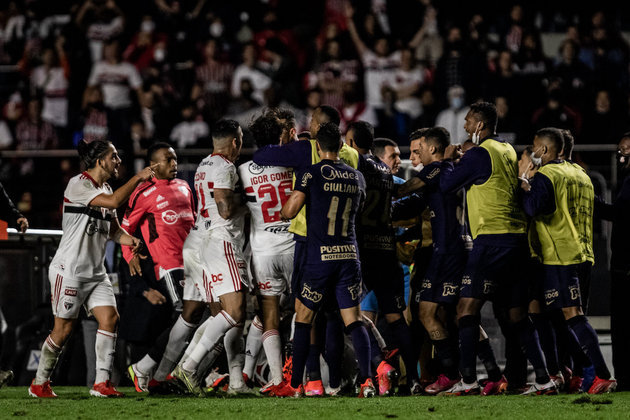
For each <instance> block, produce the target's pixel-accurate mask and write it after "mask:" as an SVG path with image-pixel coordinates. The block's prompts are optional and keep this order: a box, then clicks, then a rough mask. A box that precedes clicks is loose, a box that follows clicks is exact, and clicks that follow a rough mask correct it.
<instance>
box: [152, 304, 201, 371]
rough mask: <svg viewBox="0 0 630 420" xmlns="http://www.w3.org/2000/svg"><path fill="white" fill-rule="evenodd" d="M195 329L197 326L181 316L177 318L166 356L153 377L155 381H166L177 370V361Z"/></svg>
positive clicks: (165, 350) (169, 336)
mask: <svg viewBox="0 0 630 420" xmlns="http://www.w3.org/2000/svg"><path fill="white" fill-rule="evenodd" d="M195 327H197V325H196V324H191V323H189V322H186V321H184V318H182V316H181V315H180V316H179V317H178V318H177V321H175V324H173V327H172V328H171V332H170V334H169V335H168V343H167V344H166V349H164V356H162V360H161V361H160V365H159V366H158V368H157V370H156V371H155V375H153V379H155V380H156V381H160V382H162V381H164V380H166V377H167V376H168V374H169V373H171V372H172V371H173V369H174V368H175V365H176V364H177V361H178V360H179V358H180V356H181V355H182V352H183V351H184V347H185V346H186V342H187V341H188V339H189V337H190V335H191V334H192V333H193V331H194V330H195Z"/></svg>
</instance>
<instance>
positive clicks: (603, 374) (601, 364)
mask: <svg viewBox="0 0 630 420" xmlns="http://www.w3.org/2000/svg"><path fill="white" fill-rule="evenodd" d="M567 322H568V324H569V327H571V330H573V332H574V333H575V335H576V337H577V339H578V341H579V342H580V345H581V346H582V349H583V350H584V353H586V355H587V356H588V358H589V359H591V363H592V364H593V367H594V368H595V374H596V375H597V376H598V377H599V378H601V379H610V371H609V370H608V367H607V366H606V361H605V360H604V356H603V355H602V351H601V349H600V348H599V340H598V339H597V334H596V333H595V330H593V327H591V325H590V324H589V323H588V320H587V319H586V317H585V316H584V315H578V316H574V317H573V318H571V319H569V320H568V321H567Z"/></svg>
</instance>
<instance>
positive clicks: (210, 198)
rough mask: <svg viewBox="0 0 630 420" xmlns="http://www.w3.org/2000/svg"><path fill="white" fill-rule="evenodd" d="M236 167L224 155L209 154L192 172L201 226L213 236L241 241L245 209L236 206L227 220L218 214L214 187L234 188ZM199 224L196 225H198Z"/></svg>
mask: <svg viewBox="0 0 630 420" xmlns="http://www.w3.org/2000/svg"><path fill="white" fill-rule="evenodd" d="M238 180H239V178H238V174H237V172H236V167H235V166H234V164H233V163H232V162H230V161H229V160H228V159H226V158H225V157H224V156H223V155H219V154H212V155H210V156H207V157H206V158H205V159H203V160H202V161H201V163H200V164H199V166H198V167H197V172H196V173H195V191H196V193H197V199H198V200H199V205H198V208H199V214H201V216H202V217H203V218H204V222H203V225H202V226H203V227H204V228H205V229H206V230H207V231H208V232H209V233H210V234H211V235H212V236H213V237H217V238H221V239H224V240H226V241H242V240H243V236H244V235H243V232H244V229H245V208H244V207H243V208H241V209H238V210H237V212H236V214H235V215H234V216H233V217H232V218H230V219H224V218H223V217H221V215H220V214H219V209H218V207H217V203H216V201H215V200H214V191H215V189H227V190H233V191H236V189H237V185H238ZM202 226H199V225H198V226H197V227H199V228H201V227H202Z"/></svg>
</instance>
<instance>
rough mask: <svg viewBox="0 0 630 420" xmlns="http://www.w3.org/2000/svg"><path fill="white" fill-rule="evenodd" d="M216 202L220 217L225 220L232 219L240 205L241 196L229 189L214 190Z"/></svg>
mask: <svg viewBox="0 0 630 420" xmlns="http://www.w3.org/2000/svg"><path fill="white" fill-rule="evenodd" d="M214 201H215V202H216V203H217V209H218V211H219V216H221V217H222V218H224V219H225V220H228V219H231V218H232V217H234V215H235V214H236V211H237V210H238V208H239V205H240V196H239V195H238V194H237V193H235V192H234V190H230V189H227V188H215V189H214Z"/></svg>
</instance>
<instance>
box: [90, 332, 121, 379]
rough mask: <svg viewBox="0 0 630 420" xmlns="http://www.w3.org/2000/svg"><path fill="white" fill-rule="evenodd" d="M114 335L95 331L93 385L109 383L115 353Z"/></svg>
mask: <svg viewBox="0 0 630 420" xmlns="http://www.w3.org/2000/svg"><path fill="white" fill-rule="evenodd" d="M116 336H117V334H116V333H113V332H109V331H105V330H96V344H95V345H94V349H95V350H96V379H95V380H94V383H95V384H100V383H101V382H105V381H109V377H110V374H111V372H112V364H113V363H114V353H115V352H116Z"/></svg>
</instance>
